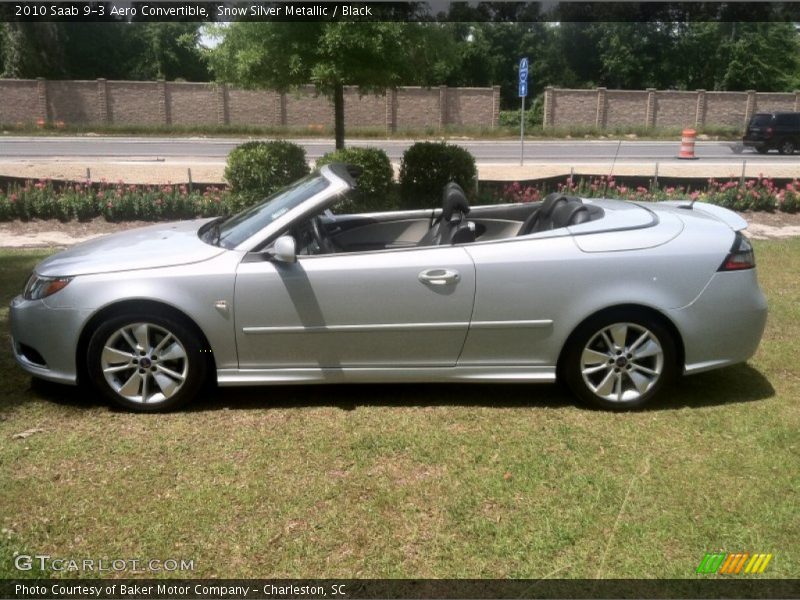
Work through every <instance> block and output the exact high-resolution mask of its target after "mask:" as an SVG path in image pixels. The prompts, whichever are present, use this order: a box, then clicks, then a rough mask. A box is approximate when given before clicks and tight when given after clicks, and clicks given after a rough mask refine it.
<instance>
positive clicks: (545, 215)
mask: <svg viewBox="0 0 800 600" xmlns="http://www.w3.org/2000/svg"><path fill="white" fill-rule="evenodd" d="M590 220H591V216H590V214H589V209H588V208H587V207H586V206H584V204H583V201H582V200H581V199H580V198H575V197H573V196H563V195H561V194H558V193H555V192H553V193H552V194H548V195H547V196H546V197H545V199H544V200H543V201H542V205H541V206H540V207H539V208H538V209H537V210H535V211H534V212H532V213H531V214H530V216H528V218H527V219H525V222H524V223H523V224H522V227H520V230H519V232H518V233H517V235H518V236H520V235H528V234H531V233H539V232H540V231H549V230H551V229H559V228H561V227H568V226H570V225H577V224H578V223H585V222H586V221H590Z"/></svg>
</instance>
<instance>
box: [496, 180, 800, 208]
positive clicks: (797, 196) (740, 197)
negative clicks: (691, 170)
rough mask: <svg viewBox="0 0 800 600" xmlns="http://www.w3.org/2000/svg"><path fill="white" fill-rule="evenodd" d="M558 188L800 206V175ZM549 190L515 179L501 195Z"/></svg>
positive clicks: (518, 198)
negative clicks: (702, 184) (780, 181)
mask: <svg viewBox="0 0 800 600" xmlns="http://www.w3.org/2000/svg"><path fill="white" fill-rule="evenodd" d="M556 191H558V192H563V193H565V194H571V195H575V196H581V197H583V198H618V199H622V200H636V201H644V202H656V201H659V200H682V199H687V200H697V201H700V202H708V203H710V204H717V205H719V206H723V207H725V208H729V209H731V210H738V211H744V210H753V211H767V212H773V211H775V210H779V211H782V212H787V213H794V212H797V211H798V210H800V182H798V180H797V179H794V180H793V181H791V182H789V183H787V184H786V185H785V186H784V187H782V188H780V187H778V186H777V185H776V184H775V182H774V181H773V180H772V179H770V178H768V177H759V178H758V179H748V180H746V181H745V182H744V185H740V184H739V182H738V181H733V180H731V181H727V182H724V183H723V182H720V181H716V180H715V179H709V180H708V182H707V186H706V188H705V189H704V190H694V191H690V190H689V189H688V188H686V187H684V186H666V187H649V188H648V187H644V186H639V187H632V186H627V185H624V184H620V183H618V182H617V180H616V179H615V178H614V177H606V176H604V175H601V176H599V177H588V178H587V177H581V178H579V179H577V180H575V181H567V183H564V184H559V185H558V186H557V188H556ZM545 194H546V190H545V189H543V187H541V186H534V185H527V186H526V185H522V184H520V183H519V182H514V183H510V184H508V185H506V186H505V187H504V188H503V191H502V193H501V199H502V201H504V202H536V201H537V200H540V199H541V198H542V197H544V195H545Z"/></svg>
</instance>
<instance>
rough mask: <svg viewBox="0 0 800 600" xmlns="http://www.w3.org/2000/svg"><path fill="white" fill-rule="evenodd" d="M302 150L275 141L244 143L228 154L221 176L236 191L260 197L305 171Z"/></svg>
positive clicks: (293, 179)
mask: <svg viewBox="0 0 800 600" xmlns="http://www.w3.org/2000/svg"><path fill="white" fill-rule="evenodd" d="M309 171H310V170H309V168H308V163H307V162H306V151H305V150H303V148H301V147H300V146H298V145H297V144H293V143H292V142H286V141H283V140H277V141H272V142H247V143H245V144H242V145H241V146H237V147H236V148H234V149H233V150H232V151H231V153H230V154H229V155H228V164H227V165H226V167H225V179H227V180H228V183H230V185H231V191H233V192H234V193H236V194H246V195H248V196H252V197H253V198H263V197H266V196H269V195H270V194H272V193H273V192H276V191H277V190H279V189H281V188H282V187H284V186H286V185H289V184H290V183H292V182H293V181H295V180H297V179H299V178H300V177H302V176H304V175H308V173H309Z"/></svg>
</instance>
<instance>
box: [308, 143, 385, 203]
mask: <svg viewBox="0 0 800 600" xmlns="http://www.w3.org/2000/svg"><path fill="white" fill-rule="evenodd" d="M332 162H343V163H347V164H350V165H356V166H359V167H361V168H362V169H363V171H362V172H361V175H359V177H358V179H357V182H358V185H357V187H356V190H355V192H354V193H353V194H351V196H350V198H349V199H348V201H347V202H346V203H343V205H340V206H339V210H340V211H341V212H356V213H357V212H369V211H379V210H390V209H392V208H395V206H394V205H395V204H396V197H395V195H394V194H393V193H392V191H393V190H392V178H393V176H394V171H393V170H392V163H391V162H389V157H388V156H387V155H386V152H384V151H383V150H381V149H380V148H344V149H343V150H336V151H334V152H328V153H327V154H325V155H323V156H322V158H320V159H319V160H318V161H317V166H318V167H321V166H322V165H327V164H328V163H332Z"/></svg>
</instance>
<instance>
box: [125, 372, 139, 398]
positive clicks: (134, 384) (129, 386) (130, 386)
mask: <svg viewBox="0 0 800 600" xmlns="http://www.w3.org/2000/svg"><path fill="white" fill-rule="evenodd" d="M141 382H142V376H141V375H140V374H139V372H138V371H137V372H136V373H134V374H133V375H131V377H130V379H128V381H126V382H125V385H123V386H122V387H121V388H119V393H120V394H121V395H123V396H135V395H136V394H138V393H139V385H140V384H141Z"/></svg>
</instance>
